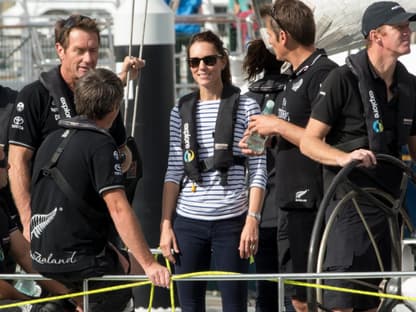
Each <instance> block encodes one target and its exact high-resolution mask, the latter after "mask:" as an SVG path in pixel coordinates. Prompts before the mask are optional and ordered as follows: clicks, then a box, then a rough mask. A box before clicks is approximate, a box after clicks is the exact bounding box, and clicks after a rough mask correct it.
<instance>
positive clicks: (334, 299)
mask: <svg viewBox="0 0 416 312" xmlns="http://www.w3.org/2000/svg"><path fill="white" fill-rule="evenodd" d="M362 269H363V267H362V266H360V267H354V266H351V267H332V268H329V269H328V270H327V271H326V272H359V271H361V270H362ZM363 281H364V282H366V283H368V284H372V285H374V286H378V285H379V284H380V282H381V280H380V279H366V280H363ZM325 285H329V286H334V287H342V288H348V289H354V290H363V291H371V292H377V290H375V289H374V288H373V287H367V286H365V285H362V284H358V283H356V282H354V281H352V280H348V279H338V280H337V279H327V280H325ZM323 298H324V301H323V306H324V307H325V308H327V309H335V308H344V309H347V308H354V311H366V310H369V309H372V308H376V307H377V306H378V305H379V303H380V299H379V298H377V297H374V296H366V295H359V294H351V293H348V292H340V291H331V290H325V291H324V296H323Z"/></svg>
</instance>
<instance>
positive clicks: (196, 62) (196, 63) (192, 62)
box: [188, 55, 223, 68]
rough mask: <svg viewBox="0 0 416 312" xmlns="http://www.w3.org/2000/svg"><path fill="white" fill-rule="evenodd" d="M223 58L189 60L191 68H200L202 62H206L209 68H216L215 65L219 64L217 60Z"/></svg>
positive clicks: (212, 57)
mask: <svg viewBox="0 0 416 312" xmlns="http://www.w3.org/2000/svg"><path fill="white" fill-rule="evenodd" d="M221 57H223V56H222V55H207V56H204V57H201V58H199V57H190V58H188V64H189V67H192V68H195V67H198V66H199V63H201V61H203V62H204V64H205V65H207V66H214V65H215V64H217V59H218V58H221Z"/></svg>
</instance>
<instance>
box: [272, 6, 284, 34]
mask: <svg viewBox="0 0 416 312" xmlns="http://www.w3.org/2000/svg"><path fill="white" fill-rule="evenodd" d="M270 16H271V17H272V19H273V20H274V21H275V22H276V24H277V26H279V28H280V29H281V30H283V31H285V28H284V27H283V26H282V23H281V22H280V20H279V19H278V18H277V11H276V9H275V7H274V6H272V8H271V10H270Z"/></svg>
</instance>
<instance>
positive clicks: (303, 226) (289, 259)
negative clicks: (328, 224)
mask: <svg viewBox="0 0 416 312" xmlns="http://www.w3.org/2000/svg"><path fill="white" fill-rule="evenodd" d="M283 212H285V213H280V212H279V217H280V220H279V226H280V228H279V235H278V253H279V272H281V273H306V272H307V263H308V252H309V243H310V238H311V233H312V229H313V225H314V223H315V217H316V213H315V212H314V211H309V210H308V211H304V210H292V211H283ZM282 218H283V219H286V222H285V220H283V219H282ZM283 229H285V230H286V231H285V232H286V235H284V234H283V231H284V230H283ZM285 292H286V294H287V295H289V296H291V297H292V298H294V299H297V300H300V301H304V302H306V288H305V287H299V286H286V287H285Z"/></svg>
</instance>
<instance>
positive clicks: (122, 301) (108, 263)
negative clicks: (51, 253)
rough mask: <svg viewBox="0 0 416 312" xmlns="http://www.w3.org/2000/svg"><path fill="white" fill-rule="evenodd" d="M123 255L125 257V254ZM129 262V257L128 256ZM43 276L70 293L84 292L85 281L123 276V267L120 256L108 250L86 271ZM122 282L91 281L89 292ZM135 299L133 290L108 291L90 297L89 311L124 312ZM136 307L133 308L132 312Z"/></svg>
mask: <svg viewBox="0 0 416 312" xmlns="http://www.w3.org/2000/svg"><path fill="white" fill-rule="evenodd" d="M123 255H125V254H124V253H123ZM126 257H127V260H128V255H126ZM42 274H43V275H45V276H47V277H49V278H53V279H55V280H57V281H59V282H61V283H62V284H64V285H65V286H66V287H68V288H69V289H70V292H81V291H83V279H85V278H90V277H95V276H97V277H98V276H102V275H123V274H125V272H124V269H123V267H122V266H121V263H120V261H119V259H118V255H117V254H116V253H115V252H114V251H113V250H111V248H108V249H107V252H106V255H104V256H102V257H97V258H96V263H95V266H93V267H88V268H86V269H83V270H80V271H75V272H66V273H42ZM123 283H124V282H122V281H90V282H88V290H93V289H100V288H105V287H111V286H117V285H121V284H123ZM132 298H133V296H132V291H131V288H126V289H121V290H116V291H113V290H112V291H108V292H103V293H98V294H92V295H89V300H88V304H89V311H92V312H114V311H124V308H125V307H126V306H127V305H128V304H129V303H130V300H131V299H132ZM133 309H134V306H132V310H133Z"/></svg>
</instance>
